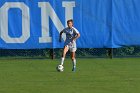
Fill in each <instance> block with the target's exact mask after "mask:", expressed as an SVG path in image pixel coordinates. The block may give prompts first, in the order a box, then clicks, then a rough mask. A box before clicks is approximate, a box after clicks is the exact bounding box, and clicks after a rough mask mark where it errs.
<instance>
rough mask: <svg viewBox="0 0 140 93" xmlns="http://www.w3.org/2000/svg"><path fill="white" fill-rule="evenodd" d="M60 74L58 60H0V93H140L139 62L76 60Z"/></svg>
mask: <svg viewBox="0 0 140 93" xmlns="http://www.w3.org/2000/svg"><path fill="white" fill-rule="evenodd" d="M77 61H78V64H77V71H76V72H75V73H74V72H72V71H71V69H72V64H71V60H70V59H66V61H65V64H64V67H65V71H64V72H57V71H56V69H55V68H56V65H57V64H58V63H59V60H49V59H42V60H41V59H39V60H37V59H7V60H5V59H1V60H0V93H140V58H124V59H112V60H111V59H77Z"/></svg>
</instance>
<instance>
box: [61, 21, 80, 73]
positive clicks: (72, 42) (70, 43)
mask: <svg viewBox="0 0 140 93" xmlns="http://www.w3.org/2000/svg"><path fill="white" fill-rule="evenodd" d="M67 25H68V27H66V28H65V29H63V30H62V31H61V32H60V36H59V42H61V40H62V33H65V34H66V40H65V43H64V49H63V53H62V58H61V64H60V65H63V64H64V59H65V56H66V53H67V52H68V50H70V52H71V59H72V63H73V68H72V71H74V72H75V71H76V59H75V52H76V49H77V48H76V40H77V39H78V38H79V37H80V33H79V31H78V30H77V29H76V28H74V27H73V20H72V19H70V20H68V21H67Z"/></svg>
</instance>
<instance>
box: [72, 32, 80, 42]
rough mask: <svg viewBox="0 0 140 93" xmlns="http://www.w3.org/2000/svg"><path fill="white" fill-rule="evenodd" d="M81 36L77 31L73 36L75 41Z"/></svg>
mask: <svg viewBox="0 0 140 93" xmlns="http://www.w3.org/2000/svg"><path fill="white" fill-rule="evenodd" d="M79 37H80V33H76V36H75V37H74V38H73V40H74V41H76V39H78V38H79Z"/></svg>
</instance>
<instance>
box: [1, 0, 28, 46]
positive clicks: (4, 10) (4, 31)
mask: <svg viewBox="0 0 140 93" xmlns="http://www.w3.org/2000/svg"><path fill="white" fill-rule="evenodd" d="M10 8H19V9H20V10H21V11H22V35H21V36H20V37H18V38H12V37H10V36H9V35H8V10H9V9H10ZM13 23H14V22H13ZM0 31H1V33H0V37H1V38H2V39H3V40H4V41H5V42H6V43H25V42H26V41H27V40H28V39H29V38H30V14H29V8H28V6H27V5H25V4H24V3H22V2H6V3H5V4H4V5H3V6H2V7H1V8H0Z"/></svg>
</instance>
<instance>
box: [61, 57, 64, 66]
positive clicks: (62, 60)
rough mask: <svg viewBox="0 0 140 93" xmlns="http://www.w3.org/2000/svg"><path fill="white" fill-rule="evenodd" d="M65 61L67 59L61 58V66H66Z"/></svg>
mask: <svg viewBox="0 0 140 93" xmlns="http://www.w3.org/2000/svg"><path fill="white" fill-rule="evenodd" d="M64 59H65V58H63V57H62V58H61V63H60V64H61V65H63V64H64Z"/></svg>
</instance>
